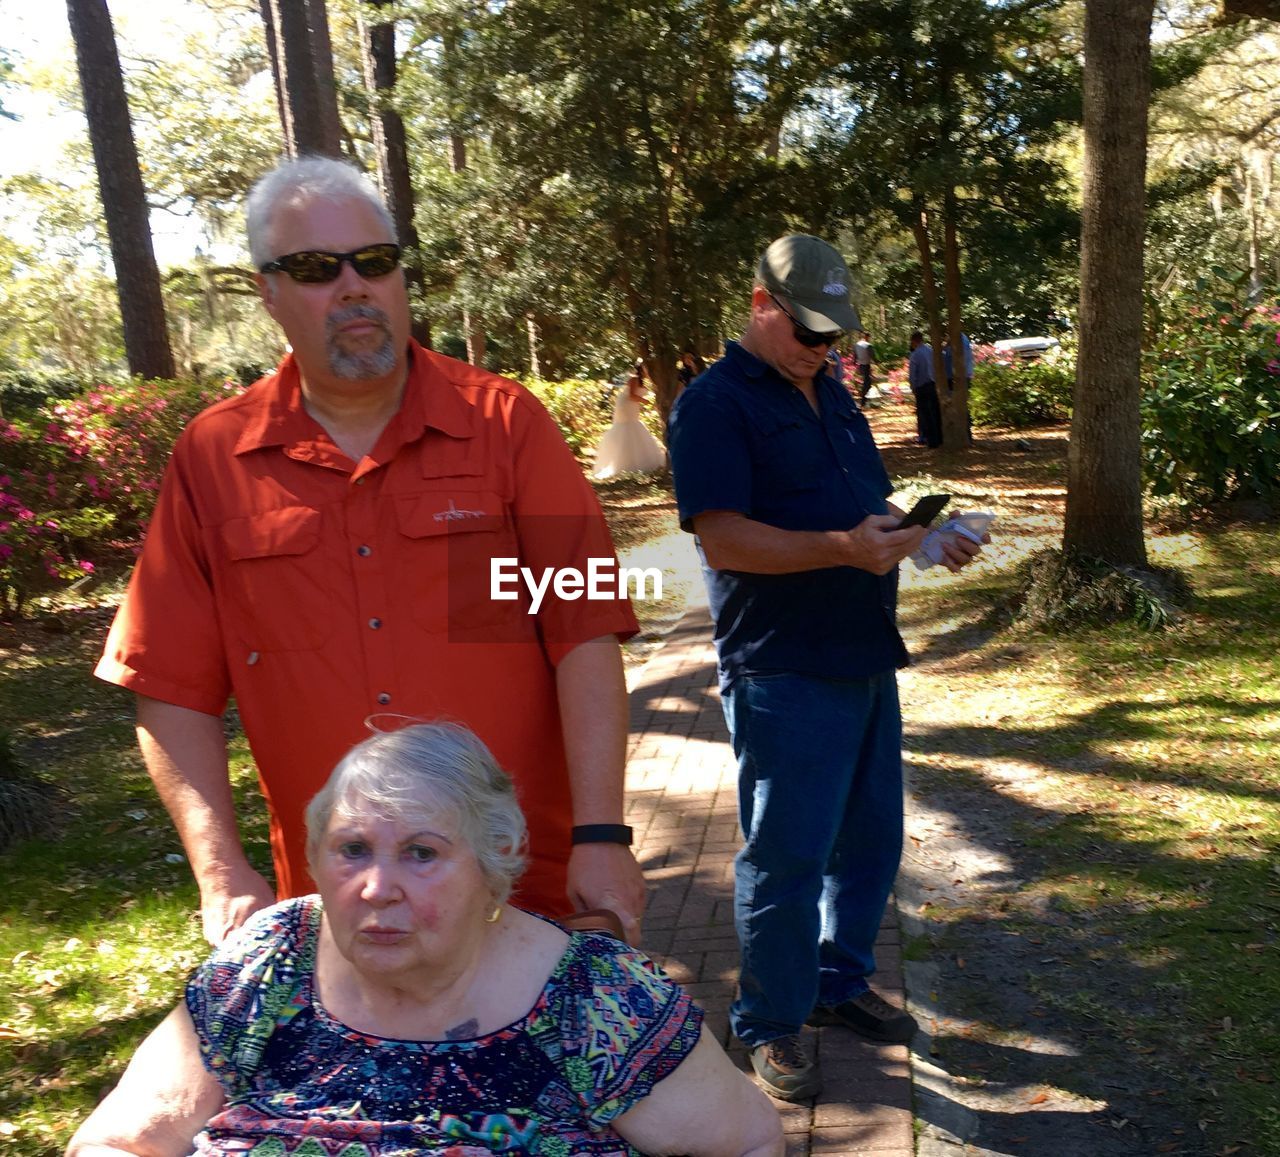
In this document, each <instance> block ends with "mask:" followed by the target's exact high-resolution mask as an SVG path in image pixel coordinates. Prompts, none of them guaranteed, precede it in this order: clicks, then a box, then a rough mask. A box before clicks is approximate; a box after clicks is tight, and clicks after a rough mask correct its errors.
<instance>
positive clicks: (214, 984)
mask: <svg viewBox="0 0 1280 1157" xmlns="http://www.w3.org/2000/svg"><path fill="white" fill-rule="evenodd" d="M321 911H322V909H321V907H320V899H319V897H318V896H303V897H299V898H297V899H293V900H284V901H282V902H281V903H279V904H273V905H271V907H269V908H263V909H262V910H261V911H258V912H255V913H254V914H253V915H252V916H251V917H250V918H249V919H248V920H247V921H245V923H244V924H243V925H242V926H241V927H240V928H239V929H237V930H236V931H235V932H233V933H232V934H231V935H230V936H228V937H227V939H226V940H224V941H223V942H222V943H221V944H219V945H218V946H217V947H216V948H215V949H214V950H213V952H212V953H211V954H210V955H209V958H208V959H207V960H206V961H205V962H204V963H203V964H202V965H201V966H200V967H199V968H197V969H196V971H195V973H194V974H193V975H192V977H191V979H190V981H188V983H187V1007H188V1008H189V1009H190V1010H191V1014H192V1016H193V1017H194V1018H196V1021H197V1025H199V1023H200V1022H201V1021H202V1020H222V1019H224V1018H230V1019H233V1020H235V1019H240V1018H241V1014H243V1016H244V1017H249V1016H250V1015H251V1014H250V1012H249V1010H250V1009H256V1010H259V1011H260V1010H261V1009H263V1008H264V1007H266V1006H273V1005H275V1004H277V1003H279V1002H281V1001H287V1000H289V999H291V998H292V995H293V993H294V991H295V990H296V989H297V987H298V985H299V983H300V982H301V981H303V980H305V979H306V978H308V977H309V976H310V975H311V973H312V972H314V970H315V952H316V942H317V939H318V935H319V928H320V914H321Z"/></svg>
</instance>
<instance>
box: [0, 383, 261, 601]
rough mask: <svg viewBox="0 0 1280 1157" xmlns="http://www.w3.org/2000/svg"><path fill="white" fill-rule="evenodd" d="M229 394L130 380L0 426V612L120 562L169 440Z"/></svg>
mask: <svg viewBox="0 0 1280 1157" xmlns="http://www.w3.org/2000/svg"><path fill="white" fill-rule="evenodd" d="M237 389H238V386H237V385H236V384H235V383H232V382H226V383H221V384H219V385H215V386H210V385H204V384H201V383H193V382H159V381H141V380H138V379H133V380H130V381H127V382H124V383H122V384H117V385H94V386H90V387H88V388H87V389H85V390H83V391H82V392H81V393H80V394H78V395H77V396H76V397H73V398H68V399H65V400H62V401H57V402H54V403H52V404H50V405H47V406H45V407H41V408H40V409H39V410H37V411H36V412H35V413H34V414H33V415H32V416H31V417H29V418H25V419H16V420H14V421H12V422H0V451H2V452H3V462H4V473H3V474H0V614H3V615H6V616H10V617H11V616H16V615H19V614H21V613H22V611H23V610H24V608H25V607H26V606H27V604H28V603H29V602H30V600H31V599H32V598H34V597H35V596H36V595H39V594H41V593H43V592H45V591H50V590H57V589H59V588H60V587H63V586H65V585H66V584H67V583H68V582H71V581H75V580H77V579H81V578H83V577H84V576H85V575H86V574H92V573H93V571H94V570H95V569H96V567H97V565H98V564H99V563H100V562H102V561H104V560H113V559H116V558H118V557H121V556H122V555H123V556H126V557H127V556H128V555H129V554H130V553H131V551H132V550H133V549H134V548H136V547H137V545H138V544H139V542H140V541H141V538H142V534H143V532H144V531H145V529H146V524H147V520H148V519H149V518H150V515H151V508H152V506H153V505H154V503H155V496H156V493H157V492H158V490H159V489H160V479H161V476H162V475H163V473H164V469H165V465H166V464H167V462H168V460H169V453H170V451H171V450H172V448H173V443H174V441H175V440H176V439H177V437H178V434H179V433H181V431H182V428H183V427H184V426H185V425H186V424H187V422H188V421H189V420H190V419H191V418H192V416H193V415H195V414H196V413H198V412H199V411H200V410H202V409H204V408H205V407H206V406H208V405H210V404H212V403H213V402H215V401H217V400H219V399H220V398H223V397H227V396H229V395H230V394H232V393H234V392H235V391H236V390H237Z"/></svg>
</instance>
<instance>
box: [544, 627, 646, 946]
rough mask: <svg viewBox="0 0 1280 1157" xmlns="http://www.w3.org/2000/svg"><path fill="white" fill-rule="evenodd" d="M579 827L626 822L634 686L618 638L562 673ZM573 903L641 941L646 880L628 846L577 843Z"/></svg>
mask: <svg viewBox="0 0 1280 1157" xmlns="http://www.w3.org/2000/svg"><path fill="white" fill-rule="evenodd" d="M556 692H557V695H558V697H559V700H560V726H561V729H562V731H563V733H564V746H565V757H566V760H567V762H568V765H569V786H570V791H571V792H572V794H573V823H574V824H575V825H578V824H620V823H622V822H623V819H624V817H625V814H626V804H625V799H624V793H625V776H624V765H625V763H626V757H627V722H628V711H627V685H626V679H625V678H624V677H623V672H622V653H621V651H620V650H619V648H618V641H617V639H615V638H614V637H613V636H612V635H604V636H601V637H600V638H598V639H591V640H589V641H588V642H586V643H582V644H580V645H579V646H578V647H575V648H574V649H573V650H572V651H570V652H569V654H567V655H566V656H565V657H564V658H563V659H561V660H560V664H559V666H558V667H557V668H556ZM566 887H567V896H568V900H569V903H570V904H572V905H573V906H574V907H576V908H578V909H584V908H608V909H610V910H611V911H613V912H615V913H616V914H617V915H618V917H619V918H620V919H621V921H622V927H623V932H624V934H625V937H626V940H627V942H628V943H630V944H638V943H639V942H640V916H641V914H642V913H643V912H644V906H645V885H644V877H643V875H642V874H641V872H640V865H639V864H637V863H636V860H635V857H634V856H633V855H632V853H631V849H630V848H629V847H627V846H625V845H623V844H621V843H609V842H606V843H586V844H578V845H576V846H575V847H574V848H573V850H572V852H571V854H570V856H569V870H568V879H567V881H566Z"/></svg>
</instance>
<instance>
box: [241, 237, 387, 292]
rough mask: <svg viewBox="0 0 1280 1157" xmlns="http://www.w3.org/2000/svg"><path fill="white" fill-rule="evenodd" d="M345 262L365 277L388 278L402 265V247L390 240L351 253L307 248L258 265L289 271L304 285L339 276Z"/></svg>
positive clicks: (267, 270)
mask: <svg viewBox="0 0 1280 1157" xmlns="http://www.w3.org/2000/svg"><path fill="white" fill-rule="evenodd" d="M344 261H350V262H351V268H352V269H354V270H355V271H356V272H357V273H358V274H360V276H361V277H386V275H387V274H388V273H390V272H391V271H392V270H393V269H395V267H396V266H397V265H399V264H400V246H399V245H392V244H390V243H388V244H385V245H366V246H365V247H364V248H363V249H353V250H352V251H351V252H350V253H325V252H324V251H323V250H321V249H304V250H303V251H302V252H301V253H286V254H285V255H284V256H283V257H277V258H276V259H275V260H274V261H268V262H267V263H266V265H261V266H259V267H258V268H259V270H260V272H262V273H287V274H288V275H289V276H290V277H292V278H293V280H294V281H297V282H300V283H301V284H303V285H323V284H324V283H325V282H327V281H336V280H337V279H338V277H339V275H340V274H341V273H342V263H343V262H344Z"/></svg>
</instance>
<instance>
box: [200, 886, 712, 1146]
mask: <svg viewBox="0 0 1280 1157" xmlns="http://www.w3.org/2000/svg"><path fill="white" fill-rule="evenodd" d="M321 911H322V909H321V905H320V899H319V897H318V896H306V897H303V898H301V899H296V900H286V901H284V902H283V903H281V904H277V905H275V906H274V907H272V908H267V909H265V910H263V911H262V912H259V913H257V914H256V915H255V916H254V917H253V918H252V919H251V920H250V921H249V923H248V924H247V925H246V926H245V927H244V928H243V929H242V930H241V932H240V934H239V935H237V936H235V937H233V938H232V940H231V941H230V942H228V943H226V944H224V945H222V946H221V947H219V948H217V949H216V950H215V951H214V953H213V955H212V956H211V957H210V959H209V960H208V961H207V962H206V963H205V964H204V965H202V966H201V967H200V968H199V969H198V970H197V971H196V974H195V976H194V977H193V978H192V979H191V981H190V983H189V984H188V985H187V1007H188V1009H189V1010H190V1012H191V1017H192V1019H193V1020H194V1022H195V1026H196V1034H197V1036H198V1038H199V1040H200V1048H201V1052H202V1054H203V1057H204V1063H205V1065H206V1067H207V1068H208V1069H209V1070H210V1072H212V1073H213V1074H214V1076H216V1077H217V1078H218V1081H219V1082H220V1083H221V1084H222V1086H223V1088H224V1089H225V1090H226V1094H227V1104H226V1105H225V1107H224V1108H223V1109H222V1110H221V1111H220V1112H219V1113H218V1114H217V1115H215V1116H214V1117H213V1118H212V1119H211V1120H210V1121H209V1123H208V1124H207V1125H206V1127H205V1129H204V1131H203V1132H202V1133H201V1134H200V1135H199V1136H198V1137H197V1138H196V1152H197V1153H198V1154H201V1155H212V1154H218V1155H225V1154H230V1153H235V1154H237V1155H240V1154H253V1155H254V1157H285V1155H286V1154H287V1155H290V1157H392V1155H393V1154H394V1155H397V1157H401V1155H407V1154H409V1153H410V1152H427V1153H432V1154H439V1155H444V1157H482V1155H488V1154H492V1153H502V1154H539V1155H546V1157H579V1155H584V1157H585V1155H590V1157H624V1155H625V1157H635V1155H637V1154H638V1151H637V1150H636V1149H634V1148H633V1147H632V1146H630V1145H629V1144H627V1142H626V1141H625V1140H623V1138H622V1137H621V1136H620V1135H619V1134H618V1133H617V1132H616V1131H615V1130H614V1129H613V1128H612V1127H611V1126H610V1122H611V1121H613V1120H614V1119H615V1118H616V1117H618V1116H619V1115H620V1114H622V1113H625V1112H626V1111H627V1110H628V1109H630V1108H632V1107H633V1106H634V1105H635V1104H636V1103H637V1102H638V1101H640V1100H641V1099H642V1098H644V1097H645V1096H647V1095H648V1094H649V1092H650V1091H651V1090H652V1089H653V1087H654V1085H655V1084H657V1083H658V1082H659V1081H660V1080H662V1079H663V1077H665V1076H667V1075H668V1074H670V1073H671V1072H672V1071H674V1070H675V1068H676V1066H677V1065H679V1064H680V1062H681V1061H682V1060H684V1058H685V1057H687V1056H688V1055H689V1053H690V1052H691V1051H692V1050H693V1047H694V1045H695V1044H697V1042H698V1034H699V1031H700V1029H701V1025H702V1013H701V1012H700V1010H699V1009H698V1008H697V1007H696V1006H695V1005H694V1004H693V1002H692V1001H691V1000H690V999H689V997H688V995H687V994H685V993H684V992H683V991H682V990H681V989H680V988H679V987H678V986H677V985H675V984H674V983H673V982H672V981H670V980H668V979H667V978H666V977H665V976H664V975H663V974H662V973H661V971H660V970H659V969H658V967H657V966H656V965H655V964H654V963H653V961H651V960H650V959H649V958H648V957H646V956H645V955H643V954H642V953H640V952H637V951H635V950H634V949H632V948H629V947H628V946H627V945H625V944H621V943H619V942H618V941H616V940H613V939H611V938H610V937H607V936H598V935H590V934H574V935H573V936H572V937H571V938H570V942H569V946H568V948H566V949H565V952H564V955H563V956H561V958H560V960H559V962H558V963H557V964H556V967H555V970H554V971H553V972H552V974H551V977H550V979H549V980H548V981H547V983H546V986H545V987H544V988H543V990H542V994H541V995H540V996H539V998H538V1000H537V1003H536V1004H535V1005H534V1007H533V1008H532V1009H531V1010H530V1011H529V1012H528V1013H527V1014H526V1015H525V1016H524V1017H522V1018H521V1019H520V1020H517V1021H515V1022H513V1023H512V1024H510V1025H508V1026H507V1027H506V1028H502V1029H499V1030H498V1031H497V1032H492V1033H488V1034H486V1035H485V1036H481V1037H477V1038H475V1039H474V1040H450V1041H401V1040H390V1039H387V1038H384V1037H376V1036H370V1035H369V1034H367V1033H361V1032H356V1031H354V1030H353V1029H350V1028H348V1027H347V1026H346V1025H344V1024H341V1023H340V1022H339V1021H337V1020H335V1019H334V1018H333V1017H332V1016H331V1015H330V1014H329V1013H328V1012H327V1011H326V1010H325V1009H324V1008H323V1007H322V1006H321V1005H320V1003H319V1001H318V999H317V996H316V992H315V987H314V975H315V961H316V944H317V942H318V938H319V931H320V915H321Z"/></svg>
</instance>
